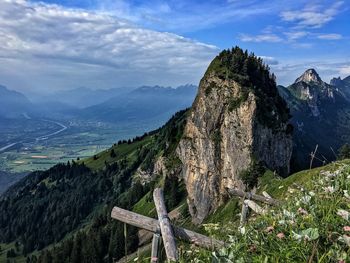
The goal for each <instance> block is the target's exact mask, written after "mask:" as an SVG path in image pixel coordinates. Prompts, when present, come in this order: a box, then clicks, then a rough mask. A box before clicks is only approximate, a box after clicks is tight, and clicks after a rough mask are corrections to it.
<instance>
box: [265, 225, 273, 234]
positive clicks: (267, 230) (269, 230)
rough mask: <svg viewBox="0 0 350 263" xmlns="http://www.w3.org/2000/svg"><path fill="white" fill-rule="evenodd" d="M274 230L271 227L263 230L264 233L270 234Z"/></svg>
mask: <svg viewBox="0 0 350 263" xmlns="http://www.w3.org/2000/svg"><path fill="white" fill-rule="evenodd" d="M274 229H275V228H274V227H273V226H268V227H267V228H266V229H265V232H266V233H271V232H272V231H273V230H274Z"/></svg>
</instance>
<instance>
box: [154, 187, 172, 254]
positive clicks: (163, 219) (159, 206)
mask: <svg viewBox="0 0 350 263" xmlns="http://www.w3.org/2000/svg"><path fill="white" fill-rule="evenodd" d="M153 199H154V204H155V206H156V210H157V214H158V220H159V225H160V231H161V234H162V239H163V243H164V248H165V253H166V256H167V259H168V261H177V260H178V254H177V249H176V243H175V237H174V233H173V229H172V227H171V224H170V219H169V217H168V212H167V210H166V207H165V203H164V195H163V190H162V189H160V188H156V189H154V191H153Z"/></svg>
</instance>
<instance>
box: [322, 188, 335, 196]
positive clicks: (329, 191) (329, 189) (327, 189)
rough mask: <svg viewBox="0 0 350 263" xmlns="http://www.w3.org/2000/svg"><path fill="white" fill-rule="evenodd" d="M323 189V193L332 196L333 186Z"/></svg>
mask: <svg viewBox="0 0 350 263" xmlns="http://www.w3.org/2000/svg"><path fill="white" fill-rule="evenodd" d="M323 189H324V191H325V192H326V193H330V194H332V193H334V192H335V188H334V187H333V186H327V187H323Z"/></svg>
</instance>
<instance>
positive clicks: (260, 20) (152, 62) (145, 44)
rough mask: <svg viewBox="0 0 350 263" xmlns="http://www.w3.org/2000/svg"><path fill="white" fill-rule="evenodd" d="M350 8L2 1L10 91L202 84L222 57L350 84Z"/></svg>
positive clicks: (252, 1)
mask: <svg viewBox="0 0 350 263" xmlns="http://www.w3.org/2000/svg"><path fill="white" fill-rule="evenodd" d="M349 8H350V0H347V1H327V0H325V1H313V0H308V1H304V0H294V1H291V0H286V1H281V0H268V1H266V0H245V1H241V0H201V1H200V0H130V1H127V0H46V1H34V0H31V1H29V0H28V1H26V0H0V43H1V45H0V84H3V85H6V86H7V87H8V88H10V89H15V90H18V91H22V92H24V93H50V92H55V91H57V90H63V89H73V88H78V87H88V88H92V89H108V88H122V87H137V86H142V85H163V86H178V85H182V84H187V83H191V84H198V83H199V81H200V78H201V77H202V75H203V73H204V72H205V69H206V68H207V66H208V64H209V63H210V61H211V60H212V59H213V58H214V57H215V56H216V55H217V54H218V53H219V52H220V51H221V50H222V49H226V48H230V47H232V46H236V45H238V46H240V47H242V48H244V49H248V50H249V51H250V52H254V53H255V54H256V55H258V56H260V57H262V58H263V59H264V60H265V62H266V63H268V64H269V65H270V67H271V70H272V71H273V72H274V73H275V74H276V76H277V82H278V84H282V85H289V84H291V83H293V82H294V80H295V79H296V78H297V77H298V76H299V75H301V74H302V73H303V71H305V70H306V69H308V68H315V69H316V70H317V71H318V73H319V74H320V76H321V77H322V79H323V80H325V81H329V80H330V79H331V78H332V77H337V76H341V77H346V76H348V75H350V49H349V46H350V45H349V44H350V10H349Z"/></svg>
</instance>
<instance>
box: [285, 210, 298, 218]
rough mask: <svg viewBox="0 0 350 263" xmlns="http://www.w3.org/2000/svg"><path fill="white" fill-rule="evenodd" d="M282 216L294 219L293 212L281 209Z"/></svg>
mask: <svg viewBox="0 0 350 263" xmlns="http://www.w3.org/2000/svg"><path fill="white" fill-rule="evenodd" d="M283 215H284V216H285V217H288V218H291V219H294V217H295V214H294V213H293V212H289V211H288V210H286V209H283Z"/></svg>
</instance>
